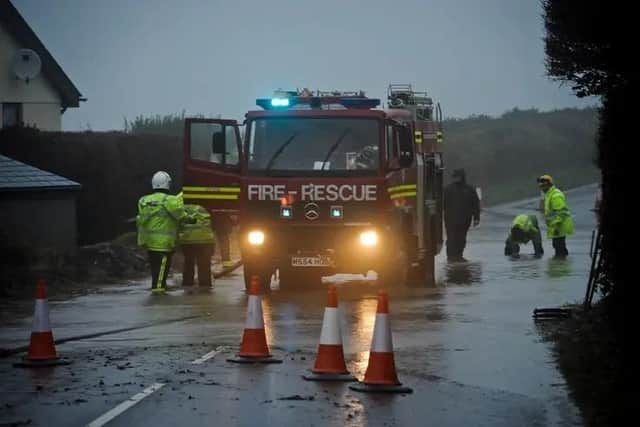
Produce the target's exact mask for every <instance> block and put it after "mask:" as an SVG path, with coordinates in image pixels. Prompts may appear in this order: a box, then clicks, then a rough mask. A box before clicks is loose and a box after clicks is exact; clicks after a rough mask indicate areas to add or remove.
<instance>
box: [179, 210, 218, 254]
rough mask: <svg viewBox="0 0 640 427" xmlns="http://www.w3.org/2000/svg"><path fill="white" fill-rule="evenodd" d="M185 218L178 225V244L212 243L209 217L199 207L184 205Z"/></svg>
mask: <svg viewBox="0 0 640 427" xmlns="http://www.w3.org/2000/svg"><path fill="white" fill-rule="evenodd" d="M184 210H185V216H184V219H183V220H182V222H181V223H180V231H179V232H178V242H179V243H180V244H182V245H189V244H197V243H213V242H214V234H213V230H211V215H210V214H209V212H208V211H207V210H206V209H205V208H203V207H202V206H200V205H184Z"/></svg>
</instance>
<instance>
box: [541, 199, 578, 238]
mask: <svg viewBox="0 0 640 427" xmlns="http://www.w3.org/2000/svg"><path fill="white" fill-rule="evenodd" d="M544 219H545V222H546V223H547V237H548V238H550V239H554V238H556V237H565V236H569V235H571V234H573V219H572V218H571V212H569V207H568V206H567V201H566V199H565V197H564V194H563V193H562V191H560V190H559V189H558V188H556V187H551V188H550V189H549V191H547V192H546V193H545V195H544Z"/></svg>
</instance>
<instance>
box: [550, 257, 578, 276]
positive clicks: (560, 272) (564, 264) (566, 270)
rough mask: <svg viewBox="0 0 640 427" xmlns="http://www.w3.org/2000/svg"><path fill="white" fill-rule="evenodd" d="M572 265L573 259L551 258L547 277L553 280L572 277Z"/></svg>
mask: <svg viewBox="0 0 640 427" xmlns="http://www.w3.org/2000/svg"><path fill="white" fill-rule="evenodd" d="M572 264H573V262H572V260H571V258H565V259H558V258H549V259H548V260H547V276H549V277H550V278H552V279H558V278H562V277H567V276H570V275H571V273H572V271H573V269H572Z"/></svg>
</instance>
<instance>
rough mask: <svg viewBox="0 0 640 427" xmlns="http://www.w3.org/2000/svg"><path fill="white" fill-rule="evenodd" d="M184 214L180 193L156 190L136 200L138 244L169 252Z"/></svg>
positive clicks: (173, 246) (173, 244)
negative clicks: (171, 193) (174, 194)
mask: <svg viewBox="0 0 640 427" xmlns="http://www.w3.org/2000/svg"><path fill="white" fill-rule="evenodd" d="M183 216H184V204H183V201H182V194H180V195H177V196H172V195H170V194H165V193H161V192H156V193H152V194H148V195H146V196H143V197H141V198H140V200H139V201H138V216H137V217H136V225H137V227H138V245H139V246H142V247H144V248H146V249H148V250H151V251H158V252H171V251H173V250H174V249H175V247H176V239H177V235H178V224H179V223H180V221H181V220H182V217H183Z"/></svg>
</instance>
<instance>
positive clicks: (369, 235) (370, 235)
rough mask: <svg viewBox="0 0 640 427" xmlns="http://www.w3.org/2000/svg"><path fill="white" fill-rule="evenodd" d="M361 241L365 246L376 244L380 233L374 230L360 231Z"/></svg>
mask: <svg viewBox="0 0 640 427" xmlns="http://www.w3.org/2000/svg"><path fill="white" fill-rule="evenodd" d="M360 243H362V245H363V246H375V245H377V244H378V233H376V232H375V231H373V230H369V231H363V232H362V233H360Z"/></svg>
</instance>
